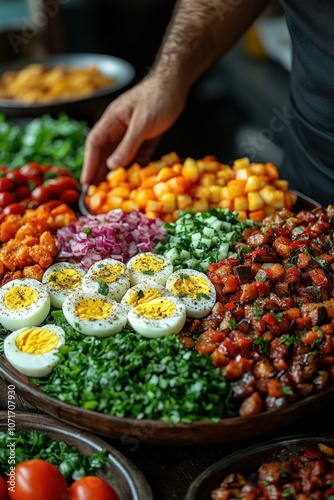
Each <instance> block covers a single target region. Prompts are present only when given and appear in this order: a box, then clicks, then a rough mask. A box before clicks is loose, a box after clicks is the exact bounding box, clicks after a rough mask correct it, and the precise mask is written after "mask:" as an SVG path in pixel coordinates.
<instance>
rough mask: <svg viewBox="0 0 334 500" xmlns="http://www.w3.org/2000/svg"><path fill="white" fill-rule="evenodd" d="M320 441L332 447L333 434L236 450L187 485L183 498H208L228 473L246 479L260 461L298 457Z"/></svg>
mask: <svg viewBox="0 0 334 500" xmlns="http://www.w3.org/2000/svg"><path fill="white" fill-rule="evenodd" d="M320 442H321V443H325V444H328V445H329V446H331V447H333V446H334V433H333V434H331V435H328V434H318V435H310V436H300V435H299V436H288V437H282V438H278V439H275V440H272V441H267V442H265V443H263V444H260V445H256V446H252V447H250V448H246V449H244V450H241V451H237V452H236V453H233V454H232V455H229V456H227V457H226V458H223V459H222V460H219V461H218V462H216V463H215V464H213V465H211V467H209V468H208V469H206V470H205V471H204V472H202V474H201V475H200V476H198V478H197V479H195V481H194V482H193V483H192V484H191V485H190V487H189V489H188V492H187V494H186V496H185V498H184V500H210V498H211V497H210V493H211V491H212V490H214V489H216V488H218V487H219V485H220V483H221V482H222V481H223V479H224V478H225V477H226V476H227V475H228V474H231V473H233V472H239V473H241V474H243V475H244V476H245V477H246V478H248V479H249V478H250V477H251V476H252V475H253V474H254V473H255V472H256V470H257V468H258V467H259V466H260V465H261V464H262V463H263V462H270V461H273V460H284V459H288V458H291V457H293V456H297V455H298V454H300V453H301V452H302V451H303V449H305V447H307V446H309V445H316V444H318V443H320Z"/></svg>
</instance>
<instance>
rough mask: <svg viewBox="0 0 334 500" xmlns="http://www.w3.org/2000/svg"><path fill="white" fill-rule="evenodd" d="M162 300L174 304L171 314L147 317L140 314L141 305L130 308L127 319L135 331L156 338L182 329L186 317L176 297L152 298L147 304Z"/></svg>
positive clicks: (184, 309) (182, 305) (183, 308)
mask: <svg viewBox="0 0 334 500" xmlns="http://www.w3.org/2000/svg"><path fill="white" fill-rule="evenodd" d="M162 301H163V302H165V301H168V302H169V303H172V304H174V305H175V312H174V313H173V314H172V315H171V316H168V317H163V316H162V317H160V318H156V319H155V318H149V317H145V316H144V315H143V314H141V312H140V309H139V308H140V307H141V306H137V307H134V308H132V309H130V311H129V313H128V321H129V324H130V325H131V327H132V328H133V329H134V330H135V331H136V332H137V333H139V334H140V335H143V336H144V337H148V338H158V337H163V336H164V335H171V334H177V333H179V332H180V331H181V330H182V328H183V326H184V324H185V321H186V317H187V316H186V308H185V305H184V304H183V302H182V301H181V300H179V299H177V298H176V297H162V298H160V299H153V300H152V301H150V302H149V303H148V305H150V306H153V307H154V306H155V305H159V303H161V302H162Z"/></svg>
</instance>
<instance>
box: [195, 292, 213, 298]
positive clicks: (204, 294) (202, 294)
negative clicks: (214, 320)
mask: <svg viewBox="0 0 334 500" xmlns="http://www.w3.org/2000/svg"><path fill="white" fill-rule="evenodd" d="M196 299H206V300H209V299H210V295H208V294H206V293H197V294H196Z"/></svg>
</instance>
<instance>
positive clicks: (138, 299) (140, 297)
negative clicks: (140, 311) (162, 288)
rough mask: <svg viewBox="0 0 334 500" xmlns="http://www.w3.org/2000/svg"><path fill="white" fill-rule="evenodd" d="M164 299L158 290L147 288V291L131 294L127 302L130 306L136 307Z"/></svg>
mask: <svg viewBox="0 0 334 500" xmlns="http://www.w3.org/2000/svg"><path fill="white" fill-rule="evenodd" d="M159 297H162V295H161V293H160V292H159V290H157V289H156V288H147V289H146V290H138V291H137V292H133V293H131V295H130V297H129V298H128V300H127V303H128V304H129V305H130V306H133V307H136V306H137V305H139V304H147V303H148V302H150V301H151V300H153V299H158V298H159Z"/></svg>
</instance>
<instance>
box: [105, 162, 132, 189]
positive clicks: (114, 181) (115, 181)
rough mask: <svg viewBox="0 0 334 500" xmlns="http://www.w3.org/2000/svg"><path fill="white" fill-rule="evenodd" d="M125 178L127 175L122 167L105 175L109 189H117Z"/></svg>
mask: <svg viewBox="0 0 334 500" xmlns="http://www.w3.org/2000/svg"><path fill="white" fill-rule="evenodd" d="M127 178H128V174H127V171H126V170H125V168H124V167H118V168H116V169H115V170H110V172H108V174H107V181H108V183H109V185H110V186H111V187H117V186H118V185H119V183H120V182H123V181H126V180H127Z"/></svg>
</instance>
